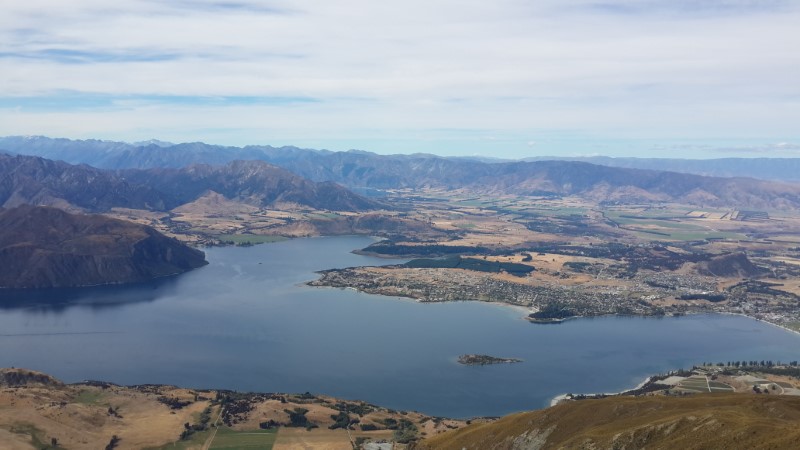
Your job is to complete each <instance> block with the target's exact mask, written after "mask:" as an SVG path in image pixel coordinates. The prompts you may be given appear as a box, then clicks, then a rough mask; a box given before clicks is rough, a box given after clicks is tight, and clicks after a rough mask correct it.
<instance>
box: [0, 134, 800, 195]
mask: <svg viewBox="0 0 800 450" xmlns="http://www.w3.org/2000/svg"><path fill="white" fill-rule="evenodd" d="M3 150H5V151H7V152H12V153H20V154H25V155H35V156H41V157H44V158H49V159H56V160H62V161H66V162H69V163H72V164H89V165H91V166H94V167H99V168H106V169H130V168H137V169H147V168H153V167H173V168H177V167H185V166H188V165H191V164H198V163H202V164H212V165H222V164H226V163H228V162H230V161H234V160H261V161H267V162H270V163H272V164H275V165H277V166H280V167H284V168H286V169H288V170H290V171H292V172H294V173H297V174H298V175H302V176H305V177H307V178H309V179H312V180H314V181H336V182H340V183H345V184H348V185H351V186H352V184H350V183H347V182H346V181H345V179H346V177H347V176H348V175H349V173H347V172H348V167H349V165H350V164H356V163H358V162H363V161H364V159H369V158H374V157H381V156H380V155H376V154H374V153H370V152H365V151H356V150H351V151H349V152H332V151H328V150H311V149H303V148H298V147H293V146H284V147H272V146H269V145H248V146H245V147H232V146H221V145H211V144H205V143H202V142H193V143H182V144H173V143H171V142H163V141H159V140H155V139H152V140H149V141H141V142H136V143H133V144H129V143H125V142H115V141H104V140H96V139H88V140H70V139H63V138H57V139H54V138H48V137H44V136H7V137H0V152H2V151H3ZM383 158H388V159H391V160H398V161H420V160H425V159H445V160H449V161H454V162H459V161H460V162H467V163H476V162H477V163H486V164H505V163H514V162H537V161H555V160H559V161H578V162H586V163H590V164H596V165H602V166H609V167H620V168H627V169H647V170H660V171H670V172H679V173H691V174H695V175H705V176H713V177H749V178H758V179H763V180H772V181H800V158H715V159H677V158H631V157H617V158H612V157H608V156H586V157H558V156H534V157H528V158H523V159H522V160H520V161H514V160H506V159H498V158H482V157H450V158H442V157H438V156H435V155H426V154H415V155H391V156H384V157H383ZM315 159H317V160H318V163H322V162H325V163H326V164H327V165H331V166H335V165H336V164H337V163H338V164H341V165H342V167H341V168H339V169H338V170H337V169H336V168H335V167H331V170H330V171H326V170H319V169H318V168H315V166H316V165H318V164H315V163H313V160H315ZM308 160H311V161H312V163H311V164H309V163H308ZM336 172H341V173H340V176H341V177H342V178H340V179H336V178H335V176H334V174H335V173H336ZM356 175H357V174H356ZM356 179H357V177H356Z"/></svg>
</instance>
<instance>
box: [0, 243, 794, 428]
mask: <svg viewBox="0 0 800 450" xmlns="http://www.w3.org/2000/svg"><path fill="white" fill-rule="evenodd" d="M370 242H371V240H370V239H369V238H366V237H355V236H349V237H329V238H309V239H295V240H290V241H285V242H279V243H274V244H266V245H259V246H255V247H225V248H209V249H206V252H207V258H208V260H209V262H210V264H209V265H208V266H206V267H203V268H201V269H198V270H195V271H192V272H190V273H187V274H184V275H181V276H178V277H173V278H170V279H165V280H159V281H156V282H152V283H145V284H140V285H128V286H106V287H96V288H85V289H71V290H43V291H23V292H20V291H17V292H13V291H0V366H3V367H11V366H15V367H25V368H30V369H34V370H40V371H43V372H46V373H49V374H52V375H54V376H56V377H58V378H60V379H62V380H63V381H66V382H76V381H82V380H86V379H95V380H104V381H111V382H114V383H119V384H145V383H159V384H175V385H180V386H187V387H194V388H225V389H234V390H240V391H258V392H306V391H309V392H313V393H319V394H327V395H332V396H336V397H342V398H348V399H358V400H364V401H368V402H370V403H375V404H379V405H382V406H386V407H390V408H394V409H399V410H417V411H422V412H425V413H427V414H431V415H440V416H449V417H474V416H495V415H503V414H507V413H510V412H515V411H521V410H530V409H535V408H541V407H544V406H547V404H548V403H549V401H550V399H551V398H552V397H554V396H555V395H558V394H560V393H566V392H574V393H579V392H585V393H593V392H614V391H619V390H623V389H626V388H630V387H632V386H634V385H636V384H637V383H639V382H640V381H642V379H643V378H644V377H646V376H648V375H650V374H654V373H659V372H664V371H667V370H671V369H676V368H682V367H690V366H691V365H692V364H699V363H701V362H704V361H728V360H742V359H747V360H751V359H757V360H762V359H772V360H783V361H788V360H796V359H800V336H798V335H796V334H794V333H790V332H787V331H785V330H782V329H780V328H777V327H774V326H771V325H769V324H765V323H762V322H758V321H755V320H752V319H748V318H745V317H739V316H724V315H696V316H685V317H675V318H641V317H602V318H593V319H580V320H573V321H568V322H565V323H563V324H558V325H536V324H531V323H528V322H527V321H525V320H523V316H524V311H523V310H521V309H518V308H512V307H508V306H504V305H497V304H489V303H476V302H454V303H436V304H421V303H418V302H415V301H413V300H409V299H400V298H393V297H382V296H375V295H369V294H363V293H359V292H356V291H354V290H349V289H347V290H343V289H331V288H314V287H308V286H305V285H304V284H303V283H304V282H306V281H309V280H312V279H314V278H315V277H316V274H314V271H316V270H323V269H330V268H335V267H349V266H359V265H382V264H394V263H397V262H398V260H386V259H379V258H373V257H368V256H362V255H355V254H353V253H351V250H353V249H357V248H362V247H365V246H366V245H368V244H369V243H370ZM464 353H482V354H489V355H493V356H499V357H514V358H521V359H523V360H524V361H523V362H522V363H519V364H508V365H505V364H504V365H494V366H483V367H472V366H463V365H460V364H458V363H457V362H456V359H457V357H458V355H460V354H464Z"/></svg>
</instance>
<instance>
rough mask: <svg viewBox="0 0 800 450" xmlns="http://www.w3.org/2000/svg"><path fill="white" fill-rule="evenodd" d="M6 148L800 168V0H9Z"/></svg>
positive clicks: (0, 83) (0, 112)
mask: <svg viewBox="0 0 800 450" xmlns="http://www.w3.org/2000/svg"><path fill="white" fill-rule="evenodd" d="M0 11H2V14H0V135H2V136H8V135H46V136H51V137H67V138H73V139H88V138H95V139H108V140H121V141H128V142H133V141H141V140H148V139H160V140H164V141H171V142H194V141H203V142H207V143H213V144H223V145H247V144H269V145H275V146H279V145H296V146H301V147H309V148H325V149H331V150H348V149H363V150H369V151H374V152H377V153H415V152H425V153H434V154H439V155H445V156H453V155H467V156H473V155H481V156H488V157H499V158H523V157H533V156H543V155H548V156H550V155H555V156H589V155H609V156H640V157H685V158H716V157H729V156H738V157H753V156H759V157H765V156H766V157H772V156H774V157H786V156H797V157H800V50H799V49H800V25H799V24H800V0H617V1H613V0H609V1H593V0H492V1H487V0H480V1H478V0H457V1H456V0H403V1H393V0H386V1H365V0H338V1H325V0H292V1H282V0H276V1H251V0H230V1H226V0H222V1H215V0H202V1H191V0H172V1H155V0H115V1H113V2H109V1H107V0H69V1H64V0H24V1H22V0H0Z"/></svg>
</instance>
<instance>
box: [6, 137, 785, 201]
mask: <svg viewBox="0 0 800 450" xmlns="http://www.w3.org/2000/svg"><path fill="white" fill-rule="evenodd" d="M0 148H6V149H8V150H10V151H16V152H22V151H27V152H36V153H44V154H48V155H58V156H61V157H69V158H71V159H68V161H71V162H77V161H76V160H80V161H82V162H85V163H87V164H92V165H97V166H100V167H111V168H115V169H120V168H124V167H136V168H140V169H141V168H143V167H150V168H151V169H147V170H148V171H149V172H146V173H144V172H142V173H140V172H133V171H129V170H126V171H124V172H119V173H121V174H124V178H125V179H128V180H137V181H139V182H141V183H146V184H147V185H149V186H159V185H164V184H166V185H169V183H170V181H169V180H163V182H162V180H160V179H159V178H158V177H153V176H152V174H153V173H157V172H158V171H159V170H161V171H164V172H161V173H162V174H164V175H165V176H166V175H169V176H170V177H172V178H174V177H176V176H178V175H177V174H178V173H181V175H180V176H181V177H183V178H182V180H183V181H182V182H181V183H179V184H172V185H171V186H173V187H174V188H176V189H178V191H179V192H183V191H181V190H180V188H183V187H190V186H196V182H197V181H198V178H197V176H199V173H201V172H202V173H205V180H206V181H207V182H208V186H209V187H208V189H212V190H215V189H213V188H211V187H210V186H211V185H214V186H217V188H219V189H227V190H226V191H225V192H228V193H227V194H225V195H234V194H235V195H240V196H241V195H242V194H248V193H249V191H248V189H252V187H253V186H254V185H252V184H251V185H249V187H248V186H245V185H241V186H240V187H241V188H242V189H239V190H237V188H236V187H235V186H230V185H228V182H226V181H224V180H223V177H222V173H223V172H225V171H222V172H220V171H217V170H216V169H214V170H212V169H210V168H207V169H203V170H199V169H188V168H184V169H180V170H179V171H177V172H176V171H174V170H173V171H170V170H171V169H177V168H179V167H184V166H190V165H192V164H209V165H222V164H228V165H227V166H225V167H228V169H226V171H227V173H229V174H231V175H232V176H240V174H238V173H237V172H236V171H237V170H238V169H237V168H236V167H238V166H237V165H236V164H233V163H231V162H230V160H231V159H248V160H257V161H266V162H268V163H270V164H274V165H276V166H279V167H282V168H283V169H286V170H288V171H291V172H292V173H294V174H297V175H299V176H302V177H305V178H308V179H310V180H312V181H315V182H334V183H339V184H342V185H344V186H348V187H350V188H359V189H360V188H373V189H404V188H412V189H420V188H441V189H450V190H455V189H465V190H469V191H470V192H474V193H478V194H516V195H537V196H569V195H576V196H581V197H584V198H587V199H590V200H593V201H597V202H601V203H602V202H605V203H612V204H613V203H659V202H678V203H683V204H690V205H696V206H701V207H734V208H752V209H764V208H790V209H798V208H800V186H798V185H794V184H787V183H779V182H769V181H763V180H756V179H753V178H743V177H739V178H720V177H709V176H700V175H694V174H687V173H677V172H665V171H656V170H644V169H631V168H619V167H610V166H603V165H596V164H590V163H587V162H582V161H563V160H558V161H553V160H549V161H513V162H485V161H480V160H475V159H472V158H442V157H438V156H435V155H427V154H414V155H377V154H374V153H369V152H364V151H348V152H330V151H325V150H307V149H299V148H296V147H281V148H274V147H269V146H247V147H242V148H239V147H222V146H214V145H208V144H203V143H192V144H177V145H174V146H171V147H160V146H157V145H150V146H146V147H135V146H133V145H131V144H124V143H106V142H105V141H94V140H90V141H69V140H60V139H49V138H42V137H36V138H0ZM789 161H791V162H792V163H796V162H797V161H800V160H797V161H794V160H789ZM231 164H233V165H231ZM251 164H254V163H251ZM786 165H787V166H791V164H790V163H786ZM153 167H158V168H159V169H157V170H155V171H153V169H152V168H153ZM180 171H183V172H180ZM190 172H191V173H194V174H195V175H190ZM212 172H214V173H212ZM137 174H138V175H137ZM148 174H151V175H148ZM170 174H171V175H170ZM193 177H194V178H193ZM245 184H246V183H245ZM165 189H166V188H165ZM170 189H172V188H170ZM195 194H196V193H195ZM195 194H192V195H195ZM268 197H269V196H265V197H264V198H268ZM290 197H291V196H287V198H290ZM333 197H334V198H339V199H341V200H342V201H344V203H345V204H351V205H352V206H350V208H356V207H357V206H355V205H354V204H352V202H353V201H355V200H354V199H350V198H345V197H346V196H344V195H343V193H342V195H334V196H333ZM304 198H305V199H306V201H308V202H313V201H314V200H313V199H314V198H317V194H315V193H313V192H311V191H308V192H307V195H305V196H304ZM184 200H185V199H184ZM362 206H364V205H362ZM330 209H333V208H330Z"/></svg>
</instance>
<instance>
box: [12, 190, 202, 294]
mask: <svg viewBox="0 0 800 450" xmlns="http://www.w3.org/2000/svg"><path fill="white" fill-rule="evenodd" d="M205 264H206V261H205V256H204V254H203V252H201V251H199V250H196V249H193V248H190V247H187V246H186V245H183V244H181V243H180V242H178V241H177V240H175V239H172V238H168V237H166V236H164V235H163V234H161V233H159V232H157V231H156V230H154V229H152V228H150V227H146V226H143V225H137V224H133V223H130V222H125V221H122V220H117V219H111V218H108V217H104V216H90V215H77V214H70V213H67V212H64V211H62V210H60V209H56V208H50V207H43V206H38V207H37V206H29V205H23V206H19V207H17V208H12V209H6V210H0V267H2V268H3V269H2V271H0V287H3V288H30V287H36V288H43V287H67V286H87V285H96V284H113V283H131V282H138V281H144V280H148V279H151V278H157V277H163V276H168V275H175V274H179V273H182V272H186V271H188V270H191V269H194V268H197V267H200V266H203V265H205Z"/></svg>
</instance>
